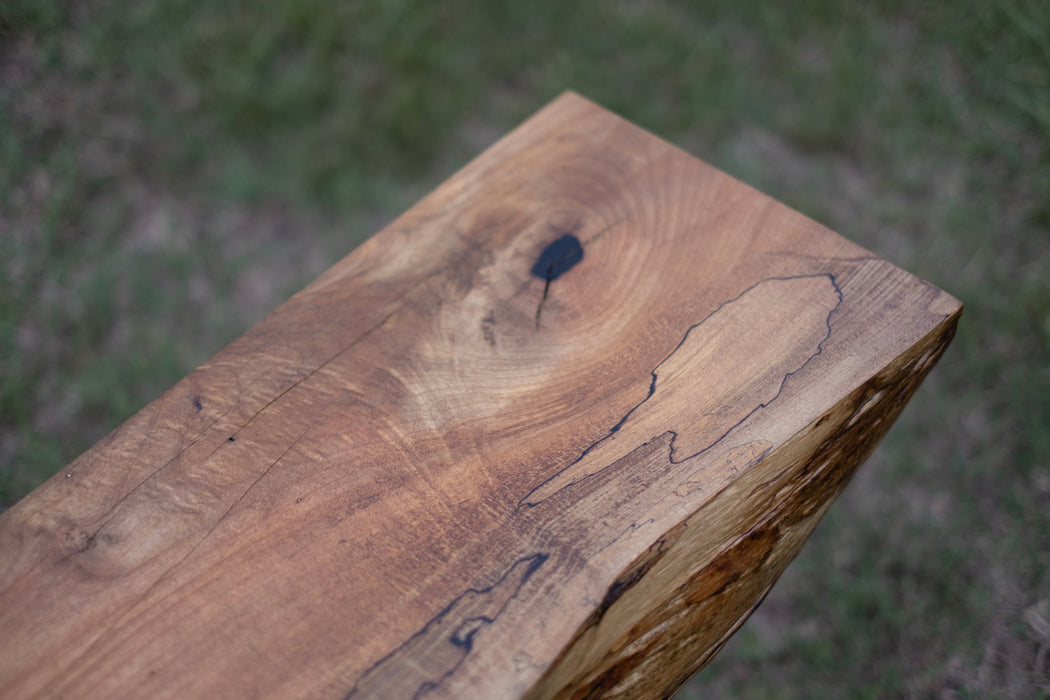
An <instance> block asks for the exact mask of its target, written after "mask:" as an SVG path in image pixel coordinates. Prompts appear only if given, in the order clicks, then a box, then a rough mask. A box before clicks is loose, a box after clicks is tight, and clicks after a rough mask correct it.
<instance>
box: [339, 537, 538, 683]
mask: <svg viewBox="0 0 1050 700" xmlns="http://www.w3.org/2000/svg"><path fill="white" fill-rule="evenodd" d="M548 558H549V555H548V554H544V553H542V552H541V553H537V554H533V555H531V556H528V557H522V558H521V559H518V560H517V561H516V562H514V563H513V564H512V565H511V566H510V568H508V569H507V571H506V572H505V573H504V574H503V575H502V576H500V578H499V580H497V581H496V582H494V583H493V584H492V585H490V586H487V587H485V588H468V589H467V590H465V591H463V592H462V593H460V594H459V595H458V596H456V597H455V598H453V599H452V601H451V602H450V603H449V604H448V605H446V606H445V607H444V608H443V609H442V610H441V612H439V613H438V614H437V615H435V616H434V617H432V618H430V620H429V621H428V622H427V623H426V624H425V625H423V628H422V629H420V630H419V631H418V632H416V633H415V634H413V635H412V636H411V637H409V638H408V639H406V640H405V641H404V642H402V643H401V644H399V645H398V646H397V648H395V649H393V650H392V651H391V652H390V653H389V654H387V655H386V656H384V657H383V658H381V659H379V660H378V661H376V662H375V663H374V664H372V665H371V666H369V667H368V669H366V670H365V672H364V673H362V674H361V676H360V677H359V678H358V680H357V682H356V683H355V684H354V687H353V688H352V689H351V690H350V692H349V693H348V694H347V696H346V700H350V698H352V697H354V696H355V695H357V693H358V692H359V686H360V685H361V684H362V682H364V681H366V679H367V678H368V676H370V675H375V674H377V673H379V672H381V670H382V667H383V666H384V665H386V664H395V665H396V664H397V661H398V657H399V656H401V655H402V652H404V651H405V649H406V647H408V646H409V645H410V644H411V643H412V642H413V641H415V640H416V639H418V638H420V637H425V636H427V635H428V634H430V633H431V631H432V630H434V629H435V628H436V627H437V626H439V625H441V623H442V622H443V618H444V617H445V616H446V615H448V614H449V613H450V612H451V611H452V610H453V609H455V607H456V605H457V604H458V603H459V602H460V601H461V600H463V598H465V597H466V596H468V595H471V594H473V595H479V596H484V595H486V594H488V593H490V592H491V591H492V590H493V589H494V588H497V587H498V586H499V585H500V584H502V583H503V582H504V581H505V580H506V579H507V577H508V576H510V575H511V573H512V572H513V571H514V570H515V569H516V568H518V566H519V565H520V564H522V563H524V562H528V566H527V567H526V568H525V571H524V573H522V574H521V580H520V581H518V585H517V586H516V587H515V589H514V593H512V594H511V595H510V596H508V598H507V600H506V602H504V603H503V605H502V606H500V609H499V611H498V612H497V613H496V615H495V616H494V617H491V618H490V617H487V616H485V615H477V616H474V617H469V618H467V619H466V620H464V621H463V622H462V623H460V624H459V625H458V626H457V627H456V629H455V630H453V631H452V633H451V634H450V635H449V636H448V638H447V640H446V641H448V643H449V644H451V645H452V646H454V647H457V648H459V649H462V650H463V654H462V656H460V658H459V660H458V661H456V663H455V664H453V665H452V667H451V668H449V669H447V670H446V671H445V672H444V673H443V674H441V676H440V677H439V678H437V679H434V680H428V681H426V682H424V683H422V684H420V686H419V687H418V688H417V689H416V690H415V692H414V693H413V694H412V697H413V698H418V697H420V696H422V695H424V694H426V693H427V692H429V691H431V690H434V689H435V688H437V687H438V686H440V685H441V683H442V682H444V680H445V679H446V678H448V677H449V676H451V675H452V674H453V673H455V672H456V669H458V668H459V666H460V665H461V664H462V663H463V661H464V660H465V659H466V658H467V654H469V653H470V651H471V650H472V649H473V648H474V636H475V635H476V634H477V633H478V632H479V631H480V630H481V629H482V628H484V627H487V626H488V625H491V624H492V623H493V622H495V621H496V620H495V618H496V617H499V615H500V614H501V613H502V612H503V610H504V609H506V607H507V605H509V604H510V601H512V600H514V598H516V597H517V596H518V593H520V592H521V589H522V587H523V586H524V585H525V583H526V582H527V581H528V580H529V579H530V578H531V577H532V575H533V574H534V573H536V571H537V570H538V569H539V568H540V567H541V566H543V563H544V562H546V561H547V559H548ZM395 672H396V669H395Z"/></svg>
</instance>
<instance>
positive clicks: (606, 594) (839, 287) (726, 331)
mask: <svg viewBox="0 0 1050 700" xmlns="http://www.w3.org/2000/svg"><path fill="white" fill-rule="evenodd" d="M959 308H960V307H959V304H958V302H957V301H955V300H954V299H952V298H951V297H950V296H948V295H946V294H944V293H943V292H941V291H939V290H937V289H935V288H933V287H931V286H930V285H928V284H926V283H924V282H922V281H920V280H918V279H916V278H914V277H912V276H911V275H908V274H907V273H905V272H903V271H901V270H899V269H897V268H895V267H893V266H892V265H890V264H889V263H887V262H886V261H884V260H881V259H879V258H877V257H875V256H872V255H871V254H870V253H867V252H866V251H864V250H862V249H861V248H859V247H857V246H855V245H853V244H851V243H849V242H848V241H846V240H844V239H842V238H841V237H839V236H837V235H836V234H834V233H832V232H830V231H828V230H826V229H824V228H823V227H821V226H819V225H817V224H815V223H813V222H812V221H810V220H808V219H806V218H805V217H802V216H801V215H799V214H797V213H795V212H793V211H791V210H789V209H787V208H786V207H784V206H782V205H779V204H777V203H776V202H774V201H773V200H771V199H769V198H767V197H765V196H763V195H761V194H759V193H757V192H755V191H754V190H752V189H750V188H748V187H746V186H745V185H743V184H741V183H739V182H737V181H735V180H733V179H732V178H729V177H728V176H726V175H723V174H721V173H719V172H718V171H716V170H714V169H712V168H710V167H709V166H706V165H705V164H703V163H702V162H700V161H698V160H696V159H695V158H693V157H691V156H689V155H687V154H685V153H683V152H681V151H679V150H677V149H675V148H673V147H671V146H669V145H668V144H666V143H664V142H663V141H660V140H659V139H657V138H655V137H653V136H651V135H649V134H647V133H645V132H644V131H642V130H640V129H638V128H637V127H634V126H632V125H630V124H628V123H627V122H624V121H623V120H621V119H619V118H617V117H615V116H613V115H611V114H609V113H608V112H605V111H604V110H601V109H600V108H598V107H596V106H595V105H593V104H591V103H589V102H587V101H585V100H583V99H581V98H578V97H576V96H574V95H565V96H563V97H561V98H559V99H558V100H556V101H555V102H554V103H552V104H551V105H549V106H548V107H547V108H545V109H544V110H542V111H541V112H540V113H539V114H537V115H536V116H535V117H533V118H532V119H531V120H529V121H528V122H526V124H524V125H523V126H522V127H520V128H519V129H517V130H516V131H514V132H512V133H511V134H510V135H509V136H508V137H506V138H505V139H503V140H502V141H500V142H499V143H497V144H496V145H495V146H493V147H492V148H491V149H489V150H488V151H486V152H485V153H484V154H482V155H481V156H480V157H479V158H478V159H476V160H475V161H474V162H473V163H471V164H470V165H468V166H467V167H466V168H464V169H463V170H462V171H461V172H459V173H457V174H456V175H455V176H453V177H452V178H450V179H449V180H448V181H447V182H446V183H445V184H443V185H442V186H441V187H439V188H438V189H437V190H435V191H434V192H433V193H432V194H430V195H429V196H427V197H426V198H424V199H423V200H422V201H421V202H419V203H418V204H417V205H416V206H414V207H413V208H412V209H410V210H409V211H408V212H406V214H404V215H403V216H402V217H401V218H399V219H398V220H397V221H395V222H394V223H392V224H391V225H390V226H389V227H388V228H387V229H385V230H384V231H382V232H381V233H379V234H377V235H376V236H374V237H373V238H372V239H370V240H369V241H368V242H367V243H365V244H364V245H362V246H361V247H360V248H359V249H358V250H356V251H354V252H353V253H352V254H351V255H349V256H347V257H346V258H345V259H344V260H342V261H341V262H339V263H338V264H337V265H335V266H334V267H333V268H332V269H330V270H329V271H328V272H326V273H325V274H324V275H322V276H321V277H320V278H319V279H318V280H317V281H316V282H315V283H313V284H312V285H310V286H309V287H307V288H306V289H305V290H303V291H302V292H300V293H299V294H297V295H296V296H294V297H293V298H292V299H291V300H289V301H288V302H287V303H286V304H284V305H283V306H281V307H280V308H279V309H277V310H276V311H275V312H274V313H273V314H271V315H270V316H268V317H267V318H266V319H265V320H263V321H262V322H261V323H259V324H258V325H257V326H255V327H254V328H252V329H251V330H250V331H248V332H247V333H246V334H245V335H244V336H242V337H241V338H240V339H238V340H237V341H235V342H234V343H232V344H231V345H230V346H229V347H227V348H226V349H224V350H223V351H221V352H220V353H219V354H218V355H216V356H215V357H214V358H212V359H211V360H209V361H208V362H207V363H205V364H204V365H202V366H201V367H200V368H198V369H197V370H195V371H194V372H193V373H191V374H190V375H189V376H187V377H186V378H185V379H184V380H182V381H181V382H179V383H178V384H177V385H176V386H174V387H173V388H172V389H171V390H169V391H168V392H167V393H165V394H164V395H163V396H161V397H160V398H158V399H157V400H156V401H154V402H153V403H152V404H150V405H149V406H147V407H146V408H145V409H143V410H142V411H141V412H140V413H139V414H137V415H136V416H135V417H133V418H132V419H130V420H129V421H128V422H127V423H125V424H124V425H123V426H121V427H120V428H118V429H117V430H116V431H114V433H112V434H111V435H109V436H107V437H106V438H105V439H104V440H103V441H101V442H100V443H99V444H98V445H96V446H95V447H94V448H92V449H91V450H89V451H88V452H87V453H85V454H84V455H82V456H81V457H80V458H79V459H77V460H76V461H75V462H73V463H72V464H71V465H69V467H68V468H67V469H65V470H63V471H62V472H61V473H59V474H58V475H56V476H55V477H54V478H52V479H51V480H50V481H48V482H47V483H46V484H44V485H43V486H42V487H41V488H39V489H38V490H37V491H35V492H34V493H33V494H31V495H30V496H29V497H27V498H26V499H25V500H23V501H22V502H21V503H19V504H17V505H16V506H15V507H14V508H12V509H11V510H10V511H8V512H6V513H3V514H0V628H2V629H4V630H5V635H3V638H0V687H3V688H4V689H5V696H9V697H16V698H19V697H38V696H51V695H53V696H63V695H65V696H76V697H88V698H91V697H97V698H104V697H106V698H108V697H114V696H120V697H133V696H139V697H186V696H211V697H216V696H219V697H221V696H253V697H254V696H257V697H302V696H311V697H333V698H342V697H355V698H357V697H361V698H364V697H418V696H423V695H426V696H428V697H429V696H433V697H455V698H459V697H485V698H489V697H520V696H525V695H531V696H534V697H549V696H567V697H587V696H588V693H593V692H597V690H601V691H602V692H606V693H607V694H611V695H623V696H640V695H641V696H647V695H651V694H654V693H655V694H661V693H664V692H667V691H668V690H669V689H672V688H674V687H676V686H677V684H679V683H680V682H682V681H683V680H684V679H685V678H687V677H688V674H690V673H692V672H693V671H694V670H696V669H697V668H699V666H700V665H702V664H703V663H704V662H706V660H707V658H709V656H710V654H711V653H713V652H714V651H715V650H716V649H717V648H718V647H719V646H720V645H721V644H722V643H723V641H724V639H725V637H726V635H727V634H728V633H729V631H731V630H732V629H734V628H735V627H736V626H737V625H738V624H739V623H740V622H741V621H742V619H743V618H744V617H746V615H747V614H748V612H749V611H750V610H751V608H752V607H753V606H754V605H755V604H756V603H757V601H758V600H759V599H760V597H761V595H762V594H763V593H764V591H765V590H767V589H768V587H769V585H771V584H772V582H773V581H774V580H775V579H776V577H777V576H778V575H779V573H780V572H781V571H782V570H783V567H784V566H786V564H787V562H788V561H790V559H791V557H792V556H794V553H795V552H796V551H797V550H798V548H799V547H800V546H801V544H802V542H803V541H804V539H805V537H806V535H808V532H809V531H810V529H811V528H812V527H813V525H814V524H815V523H816V521H817V519H818V518H819V516H820V514H821V513H822V512H823V508H824V507H826V504H827V503H828V502H830V500H831V499H832V498H833V497H834V496H835V495H836V494H837V493H838V491H839V490H840V489H841V487H842V485H843V484H844V483H845V481H846V480H847V479H848V478H849V475H850V474H852V472H853V470H854V469H856V467H857V466H858V465H859V463H860V462H861V461H862V460H863V458H864V457H865V456H866V455H867V453H868V452H869V451H870V449H871V448H872V447H873V446H874V444H875V443H876V442H877V441H878V439H879V438H881V436H882V434H883V433H884V432H885V430H886V429H887V428H888V427H889V424H890V423H891V422H892V420H893V418H895V416H896V414H897V412H899V410H900V408H901V407H902V406H903V403H904V401H906V400H907V398H908V397H909V396H910V395H911V393H912V392H913V391H914V389H915V387H916V386H917V385H918V382H919V381H921V378H922V376H924V375H925V373H926V372H927V371H928V370H929V368H930V367H931V366H932V364H933V362H935V361H936V358H937V357H938V356H939V353H940V352H941V351H942V350H943V346H944V344H945V343H946V342H947V338H948V337H949V336H950V332H951V329H952V328H953V327H954V324H955V320H956V318H957V316H958V312H959Z"/></svg>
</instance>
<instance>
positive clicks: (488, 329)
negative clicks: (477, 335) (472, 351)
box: [481, 309, 496, 347]
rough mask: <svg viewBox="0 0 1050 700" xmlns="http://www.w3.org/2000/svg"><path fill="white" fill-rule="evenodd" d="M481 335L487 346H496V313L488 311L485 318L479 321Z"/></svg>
mask: <svg viewBox="0 0 1050 700" xmlns="http://www.w3.org/2000/svg"><path fill="white" fill-rule="evenodd" d="M481 335H482V337H483V338H485V342H486V343H488V344H489V345H491V346H493V347H495V346H496V312H495V310H493V309H489V313H488V315H487V316H485V318H483V319H481Z"/></svg>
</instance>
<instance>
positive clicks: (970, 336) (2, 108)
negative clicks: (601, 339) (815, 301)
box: [0, 0, 1050, 698]
mask: <svg viewBox="0 0 1050 700" xmlns="http://www.w3.org/2000/svg"><path fill="white" fill-rule="evenodd" d="M564 89H575V90H577V91H579V92H581V93H582V94H584V95H586V96H588V97H590V98H592V99H594V100H596V101H598V102H600V103H601V104H603V105H605V106H607V107H609V108H611V109H613V110H615V111H617V112H619V113H620V114H622V115H624V116H625V117H627V118H629V119H631V120H633V121H635V122H637V123H639V124H641V125H642V126H644V127H646V128H648V129H650V130H652V131H654V132H656V133H658V134H660V135H661V136H664V137H666V138H668V139H669V140H671V141H673V142H675V143H678V144H680V145H682V146H683V147H685V148H687V149H688V150H690V151H692V152H693V153H695V154H696V155H698V156H700V157H702V158H704V159H705V160H707V161H709V162H711V163H712V164H714V165H716V166H718V167H721V168H723V169H724V170H727V171H728V172H730V173H731V174H734V175H736V176H737V177H740V178H742V179H744V180H745V181H748V182H750V183H752V184H754V185H755V186H757V187H759V188H760V189H762V190H763V191H765V192H767V193H769V194H771V195H773V196H775V197H777V198H778V199H780V200H782V201H784V202H786V203H787V204H789V205H791V206H793V207H795V208H797V209H800V210H801V211H803V212H804V213H806V214H809V215H810V216H813V217H814V218H816V219H818V220H820V221H821V222H823V223H825V224H827V225H829V226H831V227H832V228H834V229H836V230H838V231H840V232H842V233H843V234H845V235H846V236H848V237H850V238H852V239H853V240H855V241H857V242H859V243H861V244H862V245H865V246H867V247H868V248H870V249H872V250H873V251H875V252H876V253H878V254H880V255H883V256H885V257H887V258H889V259H890V260H892V261H893V262H895V263H897V264H899V265H901V266H903V267H905V268H907V269H909V270H911V271H913V272H915V273H916V274H918V275H920V276H922V277H924V278H926V279H929V280H930V281H932V282H934V283H935V284H937V285H938V286H941V287H943V288H945V289H947V290H948V291H950V292H952V293H954V294H955V295H956V296H958V297H960V298H961V299H962V300H963V301H964V302H965V303H966V305H967V310H966V312H965V314H964V317H963V321H962V324H961V326H960V329H959V334H958V336H957V338H956V341H955V343H954V345H953V346H952V348H951V349H950V350H949V352H948V354H947V355H946V356H945V358H944V359H943V361H942V362H941V365H940V366H939V367H938V368H937V369H936V370H935V371H934V372H933V374H932V375H931V377H930V379H929V380H928V382H927V384H926V385H925V386H924V387H923V388H922V389H921V390H920V392H919V394H918V396H917V397H916V399H915V400H914V401H913V404H912V405H911V406H910V407H909V408H908V410H907V411H906V412H905V414H904V416H903V417H902V418H901V420H900V422H899V423H898V425H897V426H896V427H895V429H894V430H893V431H891V433H890V436H889V437H888V438H887V440H886V442H885V444H884V446H883V447H881V448H880V450H879V451H878V452H877V453H876V455H875V456H874V457H873V458H872V460H871V461H870V462H869V464H867V465H866V466H865V467H864V468H863V469H862V470H861V473H860V475H859V476H858V477H857V479H856V481H855V483H854V484H853V485H852V486H851V487H850V488H849V489H848V490H847V492H846V493H845V494H844V495H843V497H842V498H841V499H840V501H839V502H838V503H837V504H836V505H835V506H834V507H833V508H832V510H831V511H830V513H829V515H828V517H827V519H826V520H825V522H824V523H822V524H821V526H820V527H819V528H818V529H817V531H816V533H815V534H814V536H813V538H812V539H811V541H810V543H809V544H808V545H807V547H806V549H805V550H804V552H803V554H802V555H801V556H800V557H799V559H798V560H797V561H796V562H795V563H794V564H793V565H792V567H791V568H790V569H789V571H788V572H787V574H785V576H784V578H783V580H782V581H781V582H780V584H778V586H777V588H776V589H775V590H774V592H773V593H772V594H771V595H770V597H769V598H768V599H767V601H766V603H765V604H764V605H763V606H762V608H761V609H760V610H759V612H758V613H756V615H755V618H754V619H753V620H752V622H751V623H749V624H748V625H746V626H745V627H744V629H743V630H742V631H741V632H740V633H739V634H738V635H737V637H736V638H735V639H734V641H733V642H731V643H730V645H729V647H728V648H727V649H726V651H725V652H724V653H723V654H722V655H721V656H720V657H719V658H717V659H716V660H715V662H714V663H713V664H712V665H711V666H710V667H709V668H708V669H707V670H706V671H705V672H704V673H702V674H701V675H700V676H699V678H698V679H696V680H694V681H693V682H691V683H690V685H689V686H687V688H686V689H685V690H683V697H741V698H766V697H769V698H814V697H843V696H845V697H887V696H904V697H959V698H967V697H975V698H976V697H982V698H984V697H993V698H994V697H1002V698H1028V697H1040V696H1043V697H1046V695H1047V693H1050V675H1048V670H1047V667H1046V663H1047V662H1046V661H1045V660H1044V661H1043V662H1041V663H1043V666H1042V667H1039V666H1038V664H1039V663H1040V662H1039V659H1040V658H1042V657H1040V656H1039V654H1040V649H1043V650H1045V649H1046V648H1047V647H1048V646H1050V640H1048V639H1045V638H1042V637H1040V636H1039V633H1038V631H1037V630H1036V627H1037V626H1033V624H1032V623H1031V620H1032V619H1033V615H1038V614H1041V613H1040V612H1039V611H1040V610H1042V608H1039V607H1038V605H1039V604H1040V603H1041V602H1043V604H1044V605H1045V604H1046V603H1045V601H1047V599H1048V598H1050V431H1048V430H1047V428H1048V427H1050V399H1048V398H1047V387H1050V291H1048V283H1047V281H1046V279H1047V270H1050V6H1048V5H1047V3H1040V2H1034V1H1029V2H999V3H976V2H973V3H965V2H963V3H929V4H923V5H917V6H911V5H909V4H905V3H894V2H885V3H874V4H865V5H863V6H862V5H861V4H859V3H837V2H831V1H830V0H828V1H817V0H814V1H811V2H804V3H792V4H791V5H790V6H787V5H783V4H775V3H769V4H764V5H759V4H754V3H737V2H709V3H672V2H669V1H668V2H663V1H656V0H654V1H652V2H646V3H628V2H618V3H615V2H597V1H596V0H584V1H582V2H577V3H571V4H570V3H558V4H555V3H532V4H522V3H493V2H480V1H475V2H470V1H466V0H463V1H460V2H449V3H409V2H394V1H386V2H357V3H330V2H320V1H319V0H270V1H269V2H261V1H259V2H213V3H193V2H188V1H187V0H170V1H169V2H166V3H162V2H158V1H156V0H141V1H140V2H136V3H127V2H118V1H111V2H107V1H104V0H88V1H87V2H81V3H65V2H59V1H58V0H8V1H7V2H5V3H4V4H2V5H0V502H2V503H6V504H10V503H13V502H14V501H15V500H17V499H18V498H20V497H21V496H22V495H24V494H25V493H27V492H28V491H29V490H30V489H31V488H33V487H34V486H35V485H36V484H38V483H40V481H42V480H43V479H44V478H46V477H47V476H49V475H50V474H52V473H53V472H55V471H56V470H57V469H59V468H60V467H61V466H62V465H64V464H65V463H67V462H68V461H70V460H71V459H73V458H74V457H75V456H76V455H77V454H79V453H80V452H81V451H82V450H84V449H86V448H87V447H89V446H90V445H91V444H93V443H94V442H95V441H97V440H98V439H99V438H101V437H102V436H103V435H104V434H105V433H106V432H107V431H108V430H110V429H112V428H113V427H115V426H116V425H118V424H119V423H120V422H121V421H123V420H124V419H126V418H127V417H128V416H129V415H131V413H133V412H134V411H135V410H137V409H138V408H140V407H141V406H142V405H144V404H145V403H146V402H148V401H149V400H151V399H152V398H154V397H155V396H157V395H158V394H159V393H160V392H161V391H163V390H164V389H165V388H166V387H168V386H170V385H171V384H172V383H173V382H174V381H175V380H176V379H178V378H179V377H181V376H182V375H183V374H185V373H186V372H187V371H188V370H190V369H191V368H192V367H193V366H195V365H196V364H197V363H199V362H201V361H203V360H205V359H207V358H208V357H209V356H211V355H212V354H213V353H214V352H215V351H217V350H218V349H219V348H221V347H222V346H223V345H224V344H226V343H227V342H229V340H231V339H232V338H233V337H235V336H236V335H237V334H239V333H241V332H243V331H244V330H245V329H246V328H248V327H249V326H250V325H251V324H252V323H254V322H255V321H256V320H258V319H259V318H260V317H261V316H262V315H263V314H264V313H265V312H266V311H268V310H269V309H270V308H272V307H273V306H275V305H276V304H277V303H279V302H280V301H281V300H283V299H284V298H286V297H287V296H288V295H289V294H290V293H291V292H292V291H294V290H295V289H297V288H299V287H301V286H302V285H303V284H305V283H306V282H307V281H309V279H310V278H311V277H312V276H313V275H315V274H316V273H318V272H319V271H320V270H322V269H324V268H325V267H327V266H328V265H330V264H331V263H332V262H334V261H335V260H336V259H337V258H338V257H339V256H341V255H343V254H345V253H346V252H348V251H349V250H351V249H352V248H353V247H354V246H355V245H356V244H357V243H359V242H360V241H361V240H363V238H364V237H366V236H367V235H369V234H370V233H372V232H373V231H374V230H376V229H377V228H378V227H379V226H380V225H381V224H382V223H383V222H384V221H386V220H388V219H389V218H390V217H392V216H393V215H395V214H396V213H398V212H399V211H401V210H403V209H404V208H405V207H407V206H408V205H409V204H411V202H412V201H413V200H414V199H415V198H417V197H418V196H419V195H420V194H421V193H423V192H425V191H427V190H429V189H430V188H431V187H433V186H434V185H436V184H437V183H438V182H440V181H441V180H443V179H444V178H445V177H447V176H448V175H449V174H450V173H451V172H452V171H453V170H454V169H455V168H456V167H458V165H460V164H462V163H463V162H465V160H466V159H468V158H469V157H471V156H472V155H474V154H475V153H476V152H477V151H479V150H480V149H481V148H482V147H484V146H485V145H487V144H488V143H489V142H491V141H492V140H493V139H494V138H495V137H497V136H498V135H500V134H502V133H504V132H505V131H506V130H508V129H509V128H510V127H512V126H514V125H515V124H516V123H518V122H519V121H520V120H521V119H523V118H524V117H525V116H527V115H529V114H530V113H532V112H534V111H535V110H536V109H538V108H539V107H540V106H541V105H542V104H544V103H545V102H547V101H548V100H549V99H551V98H553V97H554V96H556V95H557V94H558V93H560V92H561V91H563V90H564Z"/></svg>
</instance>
